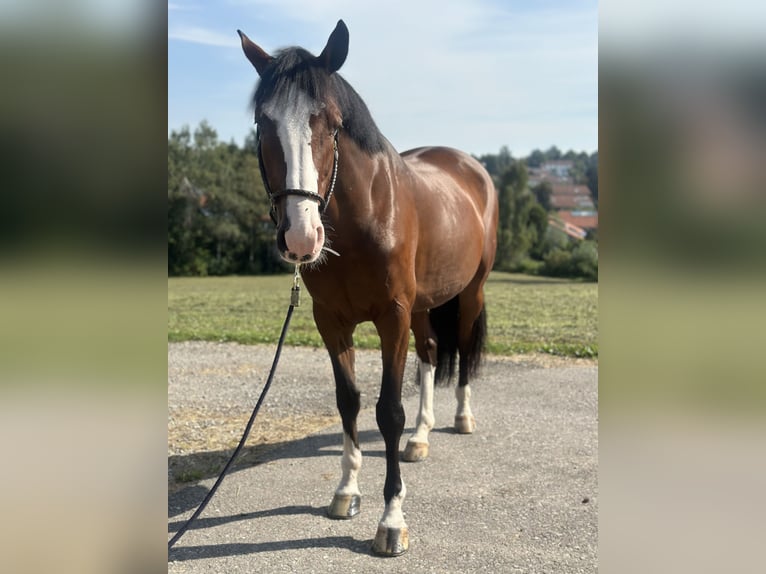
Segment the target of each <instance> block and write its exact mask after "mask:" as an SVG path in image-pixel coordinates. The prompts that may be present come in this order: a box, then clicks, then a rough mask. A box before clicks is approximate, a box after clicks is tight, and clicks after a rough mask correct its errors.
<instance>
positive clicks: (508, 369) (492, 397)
mask: <svg viewBox="0 0 766 574" xmlns="http://www.w3.org/2000/svg"><path fill="white" fill-rule="evenodd" d="M273 352H274V349H273V348H269V347H268V346H242V345H235V344H215V343H181V344H171V345H169V348H168V375H169V384H168V407H169V431H171V432H170V433H169V447H168V448H169V462H170V463H173V462H177V463H179V464H180V465H181V466H183V464H181V463H184V462H190V463H191V465H192V468H195V469H197V470H199V469H200V468H201V467H204V464H205V463H206V462H207V463H210V462H211V461H210V460H207V461H206V459H205V456H206V453H207V454H209V455H210V456H211V457H218V459H221V458H223V459H224V460H225V456H226V455H227V454H228V452H230V448H231V446H233V445H234V444H236V442H237V440H238V439H239V436H240V434H241V430H242V427H243V424H244V422H245V421H246V419H247V416H248V415H249V412H250V410H251V409H252V406H253V405H254V404H255V402H256V400H257V396H258V394H259V393H260V390H261V387H262V384H263V382H264V381H265V378H266V376H267V374H268V369H269V367H270V364H271V360H272V357H273ZM357 372H358V373H357V374H358V380H359V385H360V388H361V390H362V401H363V408H364V410H363V411H362V412H361V413H360V417H359V428H360V440H361V442H362V451H363V453H364V461H365V462H364V463H363V468H362V474H361V477H360V480H361V483H360V484H361V485H362V491H363V503H362V505H363V511H362V513H361V514H360V515H359V516H358V517H356V518H355V519H354V520H352V521H333V520H328V519H327V518H326V517H325V516H324V508H325V507H326V505H327V503H328V502H329V500H330V498H331V496H332V491H333V489H334V487H335V484H336V483H337V480H338V476H339V468H340V458H339V454H340V443H341V436H342V435H341V430H342V429H341V427H340V425H339V424H338V422H337V421H338V420H339V419H338V418H337V414H336V413H335V406H334V404H335V399H334V389H333V383H332V377H331V369H330V365H329V360H328V359H327V355H326V353H325V351H324V350H319V349H316V350H315V349H309V348H292V347H291V348H286V349H284V351H283V354H282V359H281V364H280V366H279V368H278V371H277V376H276V377H275V380H274V384H273V386H272V389H271V391H270V393H269V396H268V398H267V399H266V402H265V403H264V407H263V410H262V411H261V412H262V415H259V419H258V420H257V421H256V424H255V427H254V430H257V432H256V433H254V434H256V435H257V436H256V437H255V441H256V443H257V446H255V447H252V448H251V447H246V449H245V451H244V452H243V456H242V457H241V458H240V460H241V463H239V464H238V465H237V467H236V470H234V471H233V472H232V473H231V474H230V475H229V476H228V477H227V479H226V481H224V483H223V485H222V487H221V489H220V490H219V492H218V493H217V494H216V496H215V497H214V498H213V500H212V501H211V503H210V506H208V508H207V509H206V510H205V512H204V513H203V515H202V516H201V517H200V520H199V521H198V523H196V524H195V526H193V527H192V529H190V530H189V532H187V533H186V535H185V536H184V538H182V539H181V540H180V541H179V543H178V544H177V545H176V546H175V547H174V548H173V550H172V551H171V552H170V554H169V563H168V572H172V573H174V574H181V573H197V572H200V573H201V572H226V573H227V574H245V573H250V572H317V573H319V572H328V573H332V574H336V573H338V572H365V573H374V572H381V573H383V572H390V571H391V570H392V568H393V570H394V571H403V572H404V571H407V572H519V573H521V572H556V573H557V574H569V573H573V574H574V573H581V572H587V573H592V572H596V569H597V563H598V556H597V539H598V520H597V519H598V475H597V468H598V463H597V461H598V458H597V451H598V434H597V430H598V398H597V397H598V394H597V390H598V383H597V376H598V367H597V363H596V362H594V361H588V360H570V359H559V358H554V357H539V356H526V355H525V356H522V357H510V358H506V357H492V356H491V357H488V358H487V361H486V364H485V366H484V369H483V372H482V375H481V378H480V380H479V381H477V383H476V384H475V385H474V395H473V400H472V403H473V405H474V411H475V413H476V415H477V419H478V428H477V431H476V433H474V434H473V435H468V436H460V435H455V434H454V433H453V432H452V431H451V430H450V428H451V423H452V416H453V414H454V408H455V402H454V395H453V389H452V388H440V389H437V392H436V397H435V405H434V406H435V411H436V418H437V423H436V428H435V429H434V432H433V433H432V435H431V456H430V457H429V459H428V460H426V461H425V462H422V463H418V464H406V465H404V466H403V468H402V472H403V476H404V478H405V480H406V483H407V485H408V492H409V494H408V498H407V501H406V502H405V514H406V517H407V522H408V524H409V526H410V538H411V547H410V551H409V552H408V553H407V554H406V555H405V556H403V557H401V558H397V559H395V560H393V561H392V560H385V559H379V558H376V557H373V556H371V555H370V552H369V546H370V541H371V537H372V535H373V534H374V532H375V528H376V524H377V520H378V519H379V518H380V512H381V510H382V504H381V499H382V495H381V493H382V488H383V485H382V481H383V477H384V473H383V468H384V461H383V458H382V452H383V444H382V440H381V439H380V435H379V433H378V431H377V428H376V425H375V420H374V419H375V416H374V409H371V408H369V407H372V406H373V405H374V403H375V401H376V397H377V392H378V385H379V376H380V359H379V355H378V353H377V352H369V351H363V352H358V356H357ZM414 373H415V359H414V358H413V357H410V358H409V359H408V366H407V377H406V379H407V381H406V384H405V388H404V395H405V398H404V401H403V402H404V407H405V412H406V413H407V423H406V430H405V433H409V432H411V430H412V426H413V423H414V418H415V409H416V408H417V393H416V391H417V389H416V388H415V386H414V385H413V384H412V378H413V377H414ZM195 417H197V418H195ZM227 421H229V422H231V425H230V426H229V427H227V426H226V424H224V423H226V422H227ZM192 423H193V424H192ZM259 433H260V434H259ZM193 436H197V437H198V438H199V440H201V441H202V444H201V445H196V446H195V443H194V441H193V440H191V438H190V437H193ZM221 436H223V439H221V443H220V444H216V443H215V441H214V440H213V439H211V438H210V437H221ZM174 437H175V438H174ZM216 440H217V439H216ZM248 444H250V443H248ZM228 445H231V446H228ZM263 445H271V446H267V447H264V446H263ZM218 459H216V461H218ZM171 466H172V464H171ZM216 468H219V467H216ZM215 476H216V472H215V469H214V470H212V471H209V470H205V469H204V468H203V471H202V476H200V477H199V480H196V479H195V480H188V481H187V482H185V483H181V484H180V486H179V487H178V488H176V489H175V490H172V491H171V493H170V496H169V500H168V515H169V521H168V522H169V533H172V532H175V531H176V530H177V528H179V527H180V525H181V524H182V522H183V520H184V519H185V518H186V517H188V516H189V514H190V513H191V512H192V511H193V510H194V508H196V505H197V504H198V503H199V501H200V500H201V497H202V496H203V495H204V493H205V492H206V491H207V489H208V488H210V486H211V485H212V482H213V481H214V479H215ZM169 536H170V534H169Z"/></svg>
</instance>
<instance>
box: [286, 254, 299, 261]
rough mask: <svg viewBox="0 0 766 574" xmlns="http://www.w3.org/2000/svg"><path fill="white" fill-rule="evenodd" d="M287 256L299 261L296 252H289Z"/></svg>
mask: <svg viewBox="0 0 766 574" xmlns="http://www.w3.org/2000/svg"><path fill="white" fill-rule="evenodd" d="M287 256H288V257H289V258H290V259H292V260H293V261H298V256H297V255H296V254H295V253H292V252H290V253H288V254H287Z"/></svg>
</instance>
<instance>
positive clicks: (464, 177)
mask: <svg viewBox="0 0 766 574" xmlns="http://www.w3.org/2000/svg"><path fill="white" fill-rule="evenodd" d="M401 157H402V159H403V160H404V162H405V164H406V165H407V166H408V167H409V168H410V169H411V170H412V172H413V173H414V174H416V177H417V179H418V180H420V181H422V183H423V185H421V186H417V187H418V189H417V193H418V196H420V199H421V201H422V200H423V199H424V198H427V199H433V200H435V201H439V200H441V201H445V200H446V201H449V199H448V198H449V196H450V195H456V196H457V201H458V202H460V196H465V197H466V198H468V199H469V200H470V201H471V202H472V203H473V205H474V207H475V209H476V210H477V212H478V215H479V216H480V219H481V220H482V224H483V227H484V230H485V234H486V235H492V236H493V235H494V233H495V230H496V226H497V212H498V206H497V192H496V191H495V187H494V184H493V182H492V178H491V177H490V175H489V173H487V170H486V169H484V166H483V165H482V164H481V163H480V162H479V161H478V160H477V159H476V158H474V157H472V156H471V155H469V154H467V153H465V152H462V151H460V150H457V149H454V148H450V147H437V146H431V147H419V148H414V149H411V150H407V151H405V152H403V153H402V154H401Z"/></svg>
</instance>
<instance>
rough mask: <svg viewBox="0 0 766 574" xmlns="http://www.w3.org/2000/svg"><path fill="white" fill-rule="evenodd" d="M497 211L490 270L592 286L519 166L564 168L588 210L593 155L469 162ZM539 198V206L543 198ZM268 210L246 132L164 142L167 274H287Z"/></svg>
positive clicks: (585, 246) (503, 155) (550, 153)
mask: <svg viewBox="0 0 766 574" xmlns="http://www.w3.org/2000/svg"><path fill="white" fill-rule="evenodd" d="M477 159H478V160H479V161H481V162H482V163H483V164H484V165H485V167H486V168H487V171H488V172H489V173H490V175H491V176H492V178H493V180H494V182H495V186H496V188H497V191H498V199H499V203H500V225H499V229H498V251H497V257H496V262H495V268H496V269H499V270H503V271H522V272H526V273H539V274H546V275H560V276H575V277H585V278H588V279H596V278H597V277H598V256H597V246H596V241H595V238H591V239H589V240H586V241H581V242H574V241H572V240H570V239H569V238H568V237H567V236H566V235H564V234H563V233H561V232H560V231H558V230H555V229H553V228H549V227H548V212H549V210H550V186H547V187H546V184H543V185H539V186H536V187H535V188H533V189H529V187H528V172H527V168H528V167H537V166H539V165H541V164H542V163H543V162H545V161H548V160H553V159H571V160H572V161H573V162H574V166H575V167H574V169H573V175H574V177H575V180H576V181H577V182H578V183H585V184H587V185H588V186H589V187H590V188H591V190H592V192H593V194H594V200H596V201H597V193H598V191H597V190H598V169H597V164H598V153H597V152H596V153H594V154H591V155H588V154H586V153H584V152H583V153H579V154H577V153H575V152H571V151H570V152H567V153H566V154H562V153H561V152H560V151H559V150H558V149H557V148H556V147H551V148H549V149H548V150H546V151H541V150H535V151H534V152H532V153H531V154H530V155H529V156H528V157H527V158H513V157H512V156H511V154H510V152H509V151H508V148H507V147H503V148H501V149H500V152H499V153H498V154H487V155H483V156H479V157H477ZM546 198H547V199H546ZM269 207H270V206H269V201H268V198H267V196H266V191H265V189H264V187H263V182H262V181H261V175H260V168H259V166H258V158H257V151H256V138H255V131H254V130H252V131H251V132H250V134H248V136H247V137H246V138H245V141H244V145H242V146H238V145H237V144H235V143H234V142H231V143H224V142H221V141H219V140H218V135H217V133H216V131H215V129H213V128H212V127H211V126H210V125H209V124H208V123H207V122H205V121H203V122H201V123H200V124H199V126H197V127H196V128H195V129H194V131H193V132H192V131H191V130H190V129H189V127H188V126H184V127H183V128H181V129H180V130H177V131H176V130H174V131H172V132H171V133H170V135H169V136H168V274H169V275H174V276H179V275H181V276H183V275H231V274H242V275H243V274H264V273H280V272H286V271H289V266H288V265H287V264H286V263H284V262H283V261H282V260H281V259H280V258H279V257H278V255H277V252H276V247H275V236H274V235H275V230H274V225H273V223H272V221H271V219H270V217H269Z"/></svg>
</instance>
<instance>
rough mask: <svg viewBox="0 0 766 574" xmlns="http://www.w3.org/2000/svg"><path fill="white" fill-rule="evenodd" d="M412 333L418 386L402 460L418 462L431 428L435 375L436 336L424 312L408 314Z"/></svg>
mask: <svg viewBox="0 0 766 574" xmlns="http://www.w3.org/2000/svg"><path fill="white" fill-rule="evenodd" d="M412 332H413V333H414V334H415V350H416V352H417V355H418V384H419V385H420V407H419V408H418V417H417V422H416V424H415V432H414V433H413V435H412V436H411V437H410V438H409V440H408V441H407V446H406V447H405V448H404V452H403V453H402V460H404V461H406V462H419V461H422V460H425V459H426V458H427V457H428V448H429V447H428V435H429V433H430V432H431V429H432V428H434V422H435V419H434V374H435V372H436V340H435V339H436V335H435V334H434V332H433V329H432V327H431V322H430V320H429V318H428V312H427V311H424V312H422V313H413V314H412Z"/></svg>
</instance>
